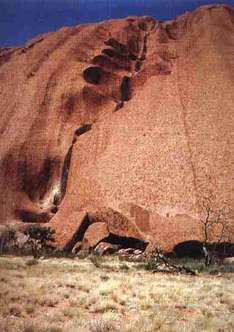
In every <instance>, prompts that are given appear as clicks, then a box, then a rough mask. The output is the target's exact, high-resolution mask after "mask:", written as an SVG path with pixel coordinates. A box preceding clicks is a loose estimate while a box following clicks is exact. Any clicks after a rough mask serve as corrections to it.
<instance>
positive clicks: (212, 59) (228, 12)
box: [0, 5, 234, 250]
mask: <svg viewBox="0 0 234 332" xmlns="http://www.w3.org/2000/svg"><path fill="white" fill-rule="evenodd" d="M233 54H234V11H233V9H232V8H231V7H228V6H225V5H211V6H203V7H200V8H198V9H197V10H195V11H194V12H191V13H186V14H184V15H182V16H180V17H178V18H176V19H175V20H173V21H165V22H161V21H157V20H155V19H152V18H149V17H128V18H126V19H120V20H112V21H108V22H103V23H99V24H90V25H81V26H77V27H71V28H63V29H60V30H58V31H56V32H51V33H48V34H44V35H41V36H39V37H36V38H34V39H33V40H32V41H30V42H28V43H27V44H26V45H25V46H24V47H19V48H7V49H0V111H1V118H0V135H1V140H0V156H1V165H0V221H1V223H3V224H14V223H21V222H26V223H27V222H40V223H46V222H47V223H48V222H49V223H50V225H51V226H53V227H55V229H56V230H57V241H58V242H59V243H60V244H61V245H65V244H66V243H67V241H70V239H71V238H72V234H74V233H76V232H77V229H78V228H79V227H80V225H81V224H82V225H85V222H84V220H85V218H86V213H88V214H89V213H90V211H93V210H95V209H96V210H100V209H102V208H103V207H108V208H111V209H112V210H115V211H118V212H119V213H120V214H121V215H123V216H125V217H126V219H127V220H128V224H127V227H124V228H123V229H122V228H119V227H120V226H119V224H118V219H115V222H114V223H111V222H110V223H109V224H108V225H109V226H108V227H110V228H111V229H112V228H113V229H115V230H117V234H119V233H121V234H122V235H123V236H129V237H134V238H135V237H138V236H139V238H140V239H145V241H156V240H157V241H159V242H160V243H161V245H162V246H164V247H165V248H166V249H168V250H170V249H171V248H173V246H174V245H175V244H177V243H179V242H182V241H186V240H191V239H193V240H196V239H197V240H199V239H201V232H200V225H199V223H198V221H197V217H198V214H197V212H198V203H199V199H200V197H203V196H205V195H206V193H207V192H208V191H209V190H212V191H213V192H214V193H215V197H216V200H217V201H216V202H215V203H216V204H221V205H222V204H223V202H224V201H225V202H228V204H229V206H230V207H232V206H233V203H234V194H233V174H234V166H233V165H234V163H233V161H234V160H233V156H234V153H233V152H234V151H233V146H234V145H233V132H234V131H233V124H234V116H233V106H234V94H233V83H234V58H233ZM84 211H85V212H84ZM91 214H92V212H91ZM99 221H100V222H102V221H101V220H99ZM86 226H87V225H86ZM86 226H85V227H84V228H86ZM121 227H122V226H121ZM111 229H109V231H110V232H111ZM85 231H86V229H85ZM85 231H84V232H83V233H82V232H81V233H82V234H83V236H84V233H85ZM119 235H120V234H119ZM73 240H74V239H73ZM77 240H82V239H77ZM232 240H234V239H232ZM74 241H75V240H74ZM74 241H73V242H74ZM73 245H74V244H73Z"/></svg>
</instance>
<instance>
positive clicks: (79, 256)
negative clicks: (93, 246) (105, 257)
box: [75, 250, 89, 259]
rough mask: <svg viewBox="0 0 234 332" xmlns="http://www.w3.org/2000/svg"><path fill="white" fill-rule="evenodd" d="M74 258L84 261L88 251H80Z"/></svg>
mask: <svg viewBox="0 0 234 332" xmlns="http://www.w3.org/2000/svg"><path fill="white" fill-rule="evenodd" d="M75 256H76V257H77V258H79V259H85V258H87V257H88V256H89V251H88V250H80V251H79V252H78V253H77V254H76V255H75Z"/></svg>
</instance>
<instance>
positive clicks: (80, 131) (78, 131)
mask: <svg viewBox="0 0 234 332" xmlns="http://www.w3.org/2000/svg"><path fill="white" fill-rule="evenodd" d="M91 129H92V124H91V123H86V124H84V125H83V126H81V127H79V128H78V129H76V131H75V135H76V136H80V135H83V134H85V133H87V131H89V130H91Z"/></svg>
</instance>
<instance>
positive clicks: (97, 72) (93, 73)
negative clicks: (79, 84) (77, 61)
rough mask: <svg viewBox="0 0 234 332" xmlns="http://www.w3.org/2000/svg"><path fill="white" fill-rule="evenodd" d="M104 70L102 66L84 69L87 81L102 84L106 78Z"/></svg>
mask: <svg viewBox="0 0 234 332" xmlns="http://www.w3.org/2000/svg"><path fill="white" fill-rule="evenodd" d="M104 74H105V73H104V71H103V69H102V68H100V67H96V66H95V67H89V68H87V69H85V70H84V72H83V76H84V79H85V81H86V82H87V83H91V84H100V83H102V81H103V79H104V76H105V75H104Z"/></svg>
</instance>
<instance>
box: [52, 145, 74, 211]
mask: <svg viewBox="0 0 234 332" xmlns="http://www.w3.org/2000/svg"><path fill="white" fill-rule="evenodd" d="M72 150H73V145H72V146H70V148H69V150H68V152H67V154H66V157H65V159H64V164H63V170H62V177H61V191H60V197H59V199H58V198H57V199H56V202H57V204H55V205H59V204H60V203H61V202H62V200H63V198H64V196H65V194H66V190H67V181H68V175H69V169H70V164H71V157H72Z"/></svg>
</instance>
